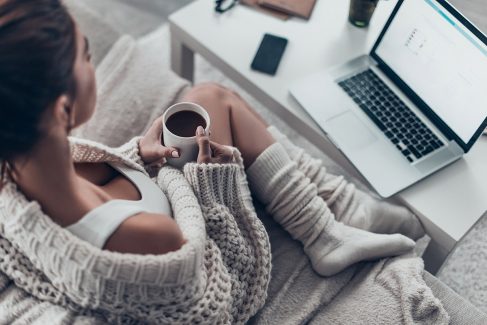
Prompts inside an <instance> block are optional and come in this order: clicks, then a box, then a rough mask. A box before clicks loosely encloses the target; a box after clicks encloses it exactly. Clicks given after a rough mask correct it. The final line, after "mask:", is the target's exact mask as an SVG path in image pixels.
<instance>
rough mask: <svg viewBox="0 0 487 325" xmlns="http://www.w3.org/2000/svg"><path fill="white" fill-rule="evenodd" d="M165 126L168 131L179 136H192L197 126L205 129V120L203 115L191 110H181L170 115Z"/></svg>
mask: <svg viewBox="0 0 487 325" xmlns="http://www.w3.org/2000/svg"><path fill="white" fill-rule="evenodd" d="M166 126H167V129H168V130H169V131H171V132H172V133H173V134H175V135H177V136H180V137H192V136H194V135H195V132H196V129H197V128H198V126H202V127H203V129H206V121H205V118H204V117H203V116H201V115H200V114H198V113H196V112H193V111H181V112H177V113H175V114H173V115H171V116H170V117H169V118H168V119H167V121H166Z"/></svg>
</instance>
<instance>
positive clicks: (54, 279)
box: [0, 138, 271, 324]
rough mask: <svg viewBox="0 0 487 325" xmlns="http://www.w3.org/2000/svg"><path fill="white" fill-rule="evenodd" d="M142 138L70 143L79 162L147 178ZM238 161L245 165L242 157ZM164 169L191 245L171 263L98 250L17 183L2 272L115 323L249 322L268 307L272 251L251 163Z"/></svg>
mask: <svg viewBox="0 0 487 325" xmlns="http://www.w3.org/2000/svg"><path fill="white" fill-rule="evenodd" d="M137 140H138V138H135V139H134V140H132V141H130V142H129V143H127V144H126V145H124V146H122V147H120V148H117V149H111V148H109V147H105V146H103V145H99V144H96V143H94V142H91V141H88V140H76V139H72V144H73V145H72V153H73V158H74V161H75V162H89V163H100V162H122V163H124V164H126V165H128V166H131V167H133V168H136V169H138V170H140V171H142V172H144V173H146V175H147V176H148V174H147V172H146V170H145V169H144V168H143V164H142V161H141V159H140V157H138V154H137V153H138V144H137ZM235 154H236V157H240V156H239V154H238V151H237V150H235ZM237 162H238V163H234V164H228V165H217V164H205V165H200V164H196V163H192V164H187V165H186V166H185V169H184V174H183V172H181V171H179V170H177V169H174V168H171V167H169V166H164V167H162V168H161V170H160V171H159V172H158V174H157V178H156V179H155V181H156V182H157V184H158V185H159V186H160V187H161V189H163V191H165V192H166V194H167V197H168V198H169V200H170V202H171V206H172V208H173V213H174V215H175V220H176V221H177V223H178V224H179V225H180V227H181V230H182V232H183V235H184V237H185V238H186V240H187V243H185V244H184V245H183V247H182V248H181V249H179V250H178V251H175V252H170V253H167V254H164V255H136V254H120V253H114V252H109V251H104V250H100V249H98V248H96V247H94V246H92V245H90V244H89V243H87V242H85V241H83V240H80V239H78V238H77V237H75V236H74V235H72V234H71V233H70V232H68V231H67V230H65V229H64V228H61V227H60V226H58V225H57V224H55V223H54V222H53V221H51V219H49V217H48V216H47V215H45V214H44V213H43V212H42V209H41V207H40V206H39V204H37V202H35V201H29V200H27V199H26V198H25V197H24V196H23V195H22V193H21V192H20V191H18V190H17V189H16V186H15V184H14V183H13V182H9V183H8V184H7V185H6V186H5V187H4V189H3V190H2V192H1V193H0V226H1V227H0V228H1V229H0V236H1V238H0V249H1V254H0V256H1V258H0V270H1V271H2V272H4V273H5V274H6V275H7V276H8V277H9V278H10V279H12V280H14V281H15V283H16V285H17V286H18V287H21V288H22V289H24V290H25V291H26V292H28V293H29V294H31V295H33V296H34V297H36V298H37V299H39V300H40V301H49V302H52V303H55V304H57V305H59V306H63V307H67V308H69V309H71V310H73V311H76V312H78V313H79V314H81V315H83V314H84V315H88V314H91V315H97V316H100V317H101V318H102V319H105V320H107V321H109V322H116V323H138V322H141V321H142V322H147V323H153V324H174V323H178V324H194V323H204V324H243V323H245V322H246V321H247V320H248V319H249V318H250V317H251V316H252V315H254V314H255V313H256V312H257V310H258V309H259V308H260V307H262V306H263V304H264V301H265V298H266V292H267V286H268V283H269V276H270V268H271V265H270V246H269V240H268V237H267V233H266V232H265V229H264V226H263V225H262V223H261V222H260V221H259V219H258V218H257V215H256V213H255V210H254V209H253V207H252V202H251V198H250V191H249V189H248V186H247V183H246V180H245V174H244V172H243V163H242V160H241V159H240V158H237Z"/></svg>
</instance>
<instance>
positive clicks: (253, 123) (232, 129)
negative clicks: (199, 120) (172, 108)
mask: <svg viewBox="0 0 487 325" xmlns="http://www.w3.org/2000/svg"><path fill="white" fill-rule="evenodd" d="M183 100H185V101H190V102H193V103H196V104H199V105H201V106H203V107H204V108H205V109H206V111H207V112H208V114H209V115H210V119H211V125H210V132H211V139H212V140H213V141H215V142H218V143H221V144H225V145H231V146H235V147H237V148H238V149H239V150H240V152H241V153H242V157H243V159H244V164H245V167H246V168H248V167H249V166H250V165H251V164H252V163H253V162H254V161H255V159H256V158H257V157H258V156H259V155H260V154H261V153H262V152H263V151H264V150H265V149H266V148H267V147H269V146H270V145H272V144H273V143H274V142H275V140H274V138H273V137H272V135H271V134H270V133H269V132H268V131H267V126H268V125H267V124H266V122H265V121H264V120H263V119H262V118H261V117H260V116H259V115H258V114H257V113H256V112H254V111H253V110H252V108H250V106H249V105H248V104H247V103H246V102H245V101H244V100H243V99H242V98H241V97H240V96H239V95H238V94H236V93H235V92H233V91H231V90H230V89H227V88H225V87H223V86H220V85H217V84H212V83H207V84H201V85H198V86H195V87H194V88H193V89H191V90H190V91H189V92H188V93H187V94H186V95H185V97H184V98H183Z"/></svg>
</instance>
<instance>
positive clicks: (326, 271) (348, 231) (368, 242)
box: [304, 222, 415, 276]
mask: <svg viewBox="0 0 487 325" xmlns="http://www.w3.org/2000/svg"><path fill="white" fill-rule="evenodd" d="M414 246H415V242H414V241H413V240H411V239H409V238H407V237H405V236H403V235H399V234H394V235H382V234H374V233H371V232H367V231H364V230H361V229H356V228H353V227H349V226H346V225H344V224H342V223H339V222H335V223H334V224H333V225H332V226H331V229H327V230H326V231H323V232H322V234H321V235H320V237H318V238H317V239H316V240H315V241H314V242H313V243H311V245H309V246H307V247H305V249H304V250H305V252H306V254H307V255H308V257H309V258H310V260H311V264H312V266H313V269H314V270H315V271H316V272H318V273H319V274H320V275H323V276H331V275H334V274H336V273H338V272H341V271H343V270H344V269H346V268H347V267H349V266H351V265H353V264H355V263H357V262H360V261H370V260H376V259H379V258H384V257H390V256H397V255H401V254H404V253H406V252H408V251H410V250H411V249H413V248H414Z"/></svg>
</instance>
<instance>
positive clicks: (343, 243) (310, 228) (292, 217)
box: [247, 143, 414, 276]
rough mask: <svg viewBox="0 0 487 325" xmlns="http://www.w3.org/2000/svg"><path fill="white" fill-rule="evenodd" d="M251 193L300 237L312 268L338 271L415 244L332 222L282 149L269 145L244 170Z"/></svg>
mask: <svg viewBox="0 0 487 325" xmlns="http://www.w3.org/2000/svg"><path fill="white" fill-rule="evenodd" d="M247 176H248V179H249V183H250V186H251V188H252V190H253V193H254V195H256V197H257V198H258V199H259V200H260V201H262V203H264V204H265V206H266V209H267V211H268V212H269V213H270V214H271V215H272V216H273V217H274V219H275V220H276V221H277V222H278V223H280V224H281V225H282V226H283V227H284V229H285V230H286V231H288V232H289V233H290V234H291V236H293V238H294V239H297V240H299V241H301V243H302V244H303V246H304V251H305V253H306V254H307V255H308V257H309V258H310V260H311V264H312V266H313V268H314V269H315V271H316V272H318V273H319V274H321V275H324V276H330V275H333V274H336V273H338V272H340V271H342V270H343V269H345V268H346V267H348V266H350V265H352V264H354V263H356V262H359V261H362V260H371V259H377V258H382V257H387V256H394V255H399V254H402V253H405V252H407V251H409V250H410V249H412V248H413V247H414V242H413V241H412V240H410V239H409V238H406V237H404V236H402V235H399V234H395V235H380V234H373V233H369V232H366V231H364V230H360V229H357V228H353V227H348V226H346V225H344V224H342V223H340V222H337V221H335V217H334V215H333V213H332V212H331V211H330V209H329V208H328V206H327V204H326V202H325V201H324V200H323V199H322V198H321V197H320V196H319V195H318V192H317V187H316V185H315V184H313V183H311V182H310V180H309V179H308V178H307V177H306V176H305V175H304V173H303V172H301V171H300V170H299V169H298V168H297V164H296V163H295V162H294V161H292V160H291V158H290V157H289V155H288V154H287V153H286V151H285V149H284V147H283V146H282V145H281V144H280V143H275V144H273V145H272V146H270V147H268V148H267V149H266V150H265V151H264V152H263V153H262V154H261V155H260V156H259V157H258V158H257V159H256V161H255V162H254V163H253V164H252V165H251V166H250V167H249V168H248V170H247Z"/></svg>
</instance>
